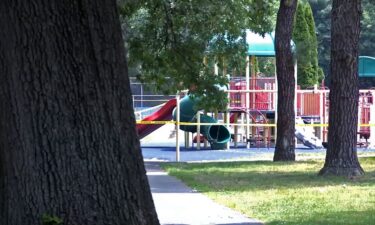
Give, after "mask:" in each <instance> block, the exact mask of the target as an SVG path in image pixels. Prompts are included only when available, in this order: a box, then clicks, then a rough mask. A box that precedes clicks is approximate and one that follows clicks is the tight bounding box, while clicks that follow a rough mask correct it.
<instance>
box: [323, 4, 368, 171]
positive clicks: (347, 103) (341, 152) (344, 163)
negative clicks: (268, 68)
mask: <svg viewBox="0 0 375 225" xmlns="http://www.w3.org/2000/svg"><path fill="white" fill-rule="evenodd" d="M360 17H361V1H360V0H334V1H333V5H332V31H331V32H332V33H331V34H332V41H331V43H332V49H331V76H332V79H331V90H330V95H329V98H330V101H329V102H330V110H329V132H328V149H327V155H326V161H325V164H324V167H323V169H322V170H321V171H320V173H319V174H321V175H329V174H331V175H344V176H355V175H361V174H363V169H362V168H361V166H360V164H359V162H358V158H357V126H358V98H359V90H358V48H359V46H358V45H359V43H358V41H359V34H360Z"/></svg>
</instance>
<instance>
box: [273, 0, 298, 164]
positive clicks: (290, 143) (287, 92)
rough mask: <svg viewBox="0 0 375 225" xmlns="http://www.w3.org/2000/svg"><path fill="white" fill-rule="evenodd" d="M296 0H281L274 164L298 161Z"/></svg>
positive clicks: (276, 37)
mask: <svg viewBox="0 0 375 225" xmlns="http://www.w3.org/2000/svg"><path fill="white" fill-rule="evenodd" d="M296 8H297V0H281V1H280V7H279V11H278V13H277V21H276V32H275V50H276V70H277V84H278V95H277V96H278V97H277V115H278V118H277V139H276V146H275V154H274V157H273V160H274V161H294V160H295V141H294V131H295V114H294V96H295V90H294V89H295V83H296V81H295V79H294V65H293V60H294V59H293V52H292V46H291V40H292V33H293V20H294V16H295V11H296Z"/></svg>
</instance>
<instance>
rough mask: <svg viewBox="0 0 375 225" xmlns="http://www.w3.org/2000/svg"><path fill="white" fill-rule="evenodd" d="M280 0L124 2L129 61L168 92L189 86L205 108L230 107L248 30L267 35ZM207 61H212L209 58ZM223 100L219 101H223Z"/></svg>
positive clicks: (143, 77)
mask: <svg viewBox="0 0 375 225" xmlns="http://www.w3.org/2000/svg"><path fill="white" fill-rule="evenodd" d="M276 2H277V1H276V0H271V1H269V0H238V1H224V0H221V1H211V0H200V1H198V0H192V1H174V0H169V1H166V0H153V1H141V2H136V1H125V2H124V3H123V4H121V10H120V12H121V14H122V17H123V18H122V19H123V27H124V30H125V34H126V41H127V43H126V45H127V49H128V55H129V57H128V58H129V60H128V61H129V65H130V66H131V67H135V68H136V74H137V78H138V79H139V80H140V81H142V82H144V83H152V84H154V85H155V87H156V89H158V90H161V91H163V92H164V93H176V91H178V90H184V89H190V91H191V92H194V94H196V95H197V96H200V97H202V98H203V99H204V101H203V102H206V105H205V106H206V107H208V108H212V107H217V108H225V105H226V101H225V100H226V94H225V93H223V92H221V91H219V90H218V89H217V88H215V87H214V86H215V85H220V86H222V85H226V84H227V78H226V74H223V73H220V74H218V75H217V76H214V75H213V65H214V64H215V63H217V64H218V66H219V67H220V68H222V69H223V65H224V62H225V65H226V67H227V68H228V69H227V73H231V72H232V71H233V70H237V71H239V70H241V69H240V68H244V58H245V54H246V52H245V49H246V44H245V42H244V39H243V38H242V39H239V37H242V36H243V35H244V31H245V29H252V30H253V31H255V32H258V33H262V34H264V33H265V32H268V31H271V30H272V29H273V26H274V21H275V20H274V15H275V11H276V4H275V3H276ZM204 59H206V61H207V63H205V62H204ZM218 102H219V103H220V104H218Z"/></svg>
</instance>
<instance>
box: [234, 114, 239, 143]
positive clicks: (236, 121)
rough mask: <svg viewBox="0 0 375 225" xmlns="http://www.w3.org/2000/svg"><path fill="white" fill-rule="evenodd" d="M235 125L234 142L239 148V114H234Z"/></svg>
mask: <svg viewBox="0 0 375 225" xmlns="http://www.w3.org/2000/svg"><path fill="white" fill-rule="evenodd" d="M234 123H235V124H236V125H234V127H233V129H234V137H233V142H234V147H235V148H237V147H238V140H237V136H238V126H237V123H238V114H237V113H235V114H234Z"/></svg>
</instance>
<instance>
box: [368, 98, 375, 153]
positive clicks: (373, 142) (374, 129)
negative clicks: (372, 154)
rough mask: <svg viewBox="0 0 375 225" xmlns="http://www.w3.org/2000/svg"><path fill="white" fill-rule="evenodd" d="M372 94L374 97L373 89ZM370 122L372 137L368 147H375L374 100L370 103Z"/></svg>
mask: <svg viewBox="0 0 375 225" xmlns="http://www.w3.org/2000/svg"><path fill="white" fill-rule="evenodd" d="M371 96H372V97H373V98H374V97H375V92H374V91H371ZM369 124H371V126H370V138H369V145H368V148H374V147H375V126H374V124H375V103H374V102H372V104H371V105H370V121H369Z"/></svg>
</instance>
